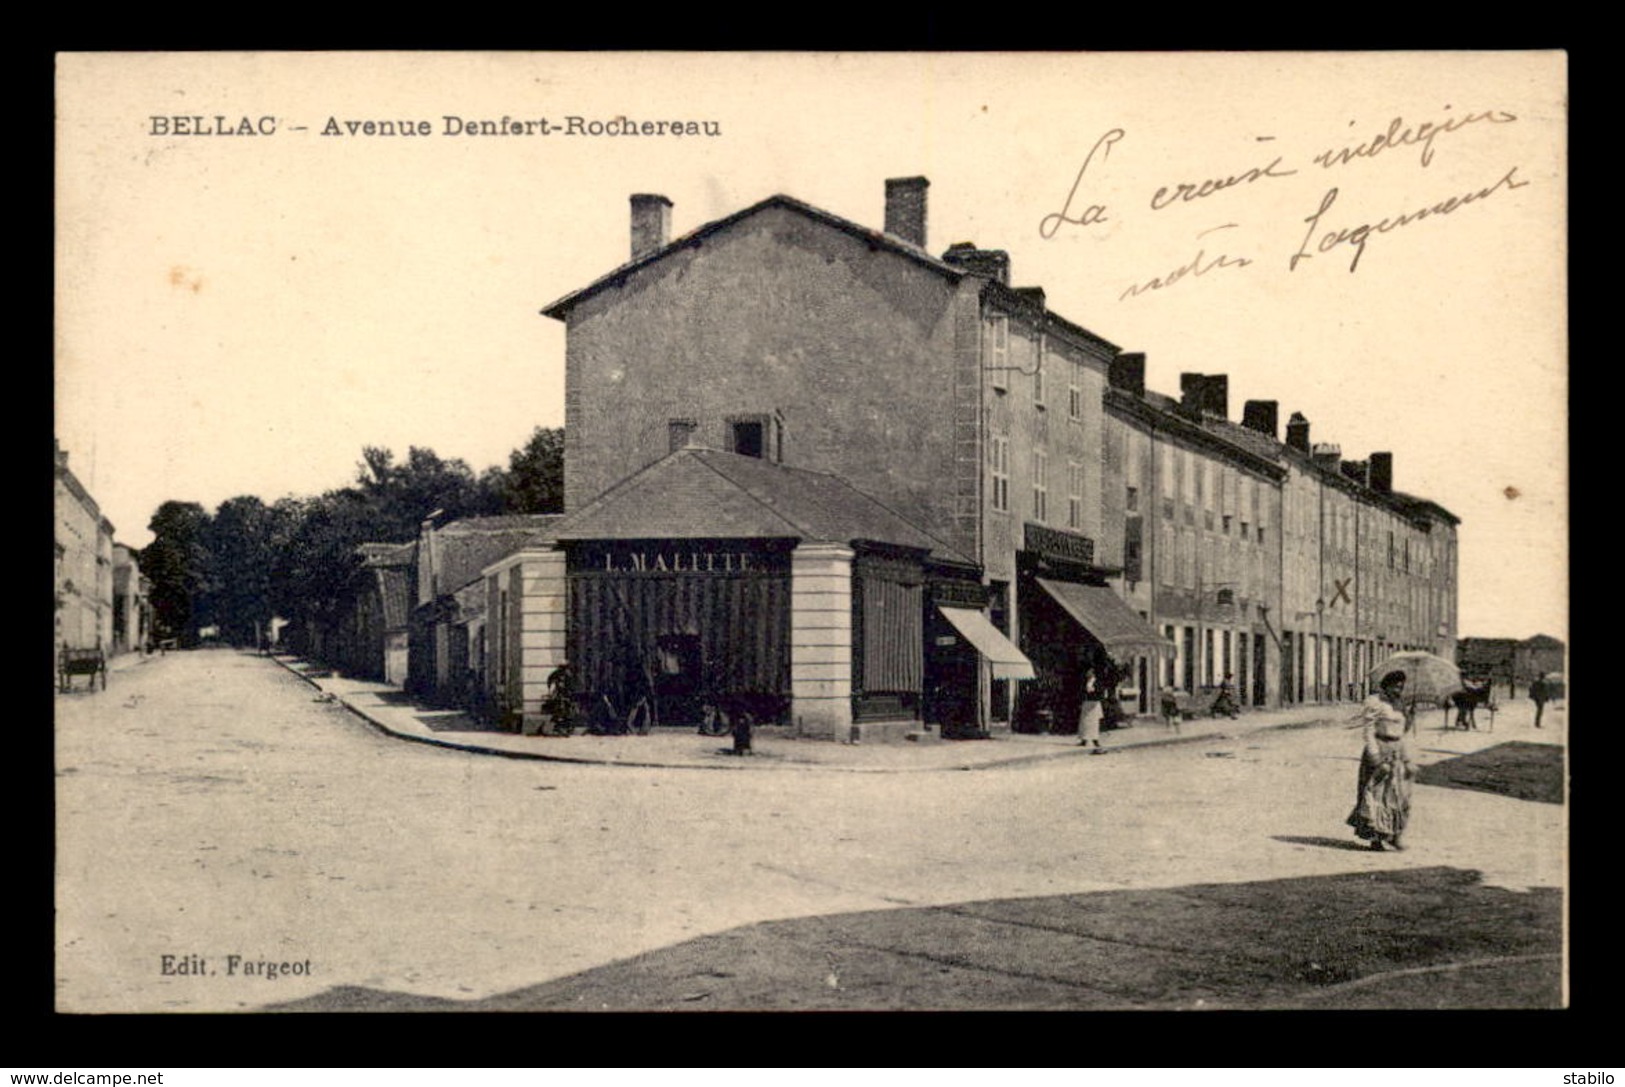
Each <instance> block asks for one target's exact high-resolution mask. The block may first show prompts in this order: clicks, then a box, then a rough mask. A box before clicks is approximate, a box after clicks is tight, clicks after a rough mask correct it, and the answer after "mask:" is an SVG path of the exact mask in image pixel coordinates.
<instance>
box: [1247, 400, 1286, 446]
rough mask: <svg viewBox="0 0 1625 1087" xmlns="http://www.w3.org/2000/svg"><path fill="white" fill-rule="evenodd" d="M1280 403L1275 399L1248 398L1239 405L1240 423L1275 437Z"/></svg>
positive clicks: (1249, 428)
mask: <svg viewBox="0 0 1625 1087" xmlns="http://www.w3.org/2000/svg"><path fill="white" fill-rule="evenodd" d="M1280 412H1281V405H1280V403H1279V402H1278V401H1275V400H1249V401H1247V403H1245V404H1243V405H1242V407H1241V425H1242V426H1244V427H1246V428H1247V429H1248V430H1256V431H1258V432H1259V433H1260V434H1268V435H1269V436H1270V437H1271V438H1273V437H1275V428H1276V426H1277V422H1278V419H1279V416H1280Z"/></svg>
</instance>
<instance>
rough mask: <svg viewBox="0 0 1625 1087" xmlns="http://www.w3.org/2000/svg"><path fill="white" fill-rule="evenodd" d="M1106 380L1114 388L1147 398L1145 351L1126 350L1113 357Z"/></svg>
mask: <svg viewBox="0 0 1625 1087" xmlns="http://www.w3.org/2000/svg"><path fill="white" fill-rule="evenodd" d="M1106 380H1107V381H1109V382H1110V383H1111V386H1112V388H1114V389H1122V390H1123V391H1124V392H1126V393H1132V394H1134V395H1135V396H1138V397H1140V398H1141V399H1142V400H1143V399H1145V352H1144V351H1125V352H1123V353H1122V354H1121V355H1118V356H1117V357H1116V358H1114V359H1112V363H1111V369H1110V370H1108V371H1107V374H1106Z"/></svg>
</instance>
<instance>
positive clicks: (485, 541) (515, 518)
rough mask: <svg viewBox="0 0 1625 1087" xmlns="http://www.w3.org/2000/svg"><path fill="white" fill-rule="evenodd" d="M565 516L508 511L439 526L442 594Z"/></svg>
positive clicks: (437, 539) (437, 555)
mask: <svg viewBox="0 0 1625 1087" xmlns="http://www.w3.org/2000/svg"><path fill="white" fill-rule="evenodd" d="M563 519H564V515H563V514H561V513H524V514H506V515H503V516H499V517H470V518H467V519H465V520H462V521H453V522H451V523H450V524H447V525H443V526H441V527H440V528H437V529H435V530H434V534H435V544H434V553H435V562H436V564H437V567H438V569H437V571H436V572H437V574H438V575H439V584H440V585H441V586H442V593H448V592H454V591H456V590H457V589H460V588H462V587H463V586H464V585H467V584H468V583H469V582H470V581H473V580H474V579H475V578H477V577H479V576H480V571H481V570H483V569H484V568H485V567H487V566H489V565H491V564H492V563H493V562H496V561H497V560H498V559H502V558H506V557H507V556H508V555H511V554H513V553H514V552H515V551H518V550H519V549H520V548H522V547H524V546H525V544H526V543H527V542H529V541H530V540H532V539H533V538H535V537H536V536H537V535H538V534H539V533H543V532H545V531H547V529H548V528H549V527H550V526H552V525H555V524H557V523H558V522H560V521H562V520H563Z"/></svg>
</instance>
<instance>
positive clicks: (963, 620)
mask: <svg viewBox="0 0 1625 1087" xmlns="http://www.w3.org/2000/svg"><path fill="white" fill-rule="evenodd" d="M938 610H939V611H941V612H942V617H943V618H944V619H946V620H948V622H950V623H952V624H953V627H954V629H955V630H957V631H959V633H961V634H963V635H964V636H965V640H966V641H967V642H969V643H970V644H971V645H974V646H975V647H976V651H977V652H978V653H980V654H982V656H984V657H986V658H987V662H988V663H989V664H991V665H992V666H993V678H994V679H1032V678H1033V662H1032V661H1030V660H1028V659H1027V658H1026V656H1024V655H1023V654H1022V652H1021V650H1019V649H1017V648H1016V647H1015V643H1013V642H1012V641H1010V639H1009V638H1006V637H1005V636H1004V635H1003V634H1000V633H999V628H998V627H996V626H994V625H993V624H992V623H990V622H988V621H987V616H985V615H983V614H982V613H981V612H979V611H974V610H972V609H970V608H944V607H941V606H940V605H939V606H938Z"/></svg>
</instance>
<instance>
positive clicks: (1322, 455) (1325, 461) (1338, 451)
mask: <svg viewBox="0 0 1625 1087" xmlns="http://www.w3.org/2000/svg"><path fill="white" fill-rule="evenodd" d="M1313 455H1314V458H1315V463H1316V464H1318V465H1320V466H1321V467H1322V468H1325V469H1328V470H1329V471H1333V472H1336V471H1338V470H1339V469H1338V466H1339V465H1340V464H1342V463H1343V447H1342V446H1340V445H1337V444H1336V443H1334V442H1316V443H1315V445H1314V452H1313Z"/></svg>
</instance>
